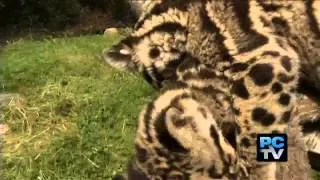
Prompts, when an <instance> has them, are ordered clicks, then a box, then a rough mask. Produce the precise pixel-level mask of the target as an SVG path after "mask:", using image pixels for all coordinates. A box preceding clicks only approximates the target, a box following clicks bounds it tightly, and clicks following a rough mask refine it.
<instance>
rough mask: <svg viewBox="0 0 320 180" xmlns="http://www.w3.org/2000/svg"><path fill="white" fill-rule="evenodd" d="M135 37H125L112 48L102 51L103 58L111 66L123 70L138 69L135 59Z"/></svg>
mask: <svg viewBox="0 0 320 180" xmlns="http://www.w3.org/2000/svg"><path fill="white" fill-rule="evenodd" d="M134 43H135V39H134V38H132V37H131V36H129V37H127V38H125V39H123V40H122V41H120V42H119V43H118V44H115V45H113V46H112V47H111V48H107V49H104V50H103V52H102V57H103V60H104V61H105V62H106V63H107V64H109V65H110V66H112V67H114V68H116V69H118V70H123V71H138V69H137V65H136V64H135V63H134V61H133V44H134Z"/></svg>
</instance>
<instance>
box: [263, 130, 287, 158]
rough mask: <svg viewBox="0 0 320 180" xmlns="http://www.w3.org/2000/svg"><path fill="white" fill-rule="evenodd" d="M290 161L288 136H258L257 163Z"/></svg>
mask: <svg viewBox="0 0 320 180" xmlns="http://www.w3.org/2000/svg"><path fill="white" fill-rule="evenodd" d="M287 160H288V142H287V135H286V134H258V135H257V161H269V162H270V161H279V162H284V161H287Z"/></svg>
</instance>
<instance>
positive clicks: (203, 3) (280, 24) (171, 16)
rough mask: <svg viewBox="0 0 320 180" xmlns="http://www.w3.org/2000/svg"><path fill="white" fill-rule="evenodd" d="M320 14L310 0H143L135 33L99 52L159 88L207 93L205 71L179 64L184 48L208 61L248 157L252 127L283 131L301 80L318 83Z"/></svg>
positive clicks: (318, 4)
mask: <svg viewBox="0 0 320 180" xmlns="http://www.w3.org/2000/svg"><path fill="white" fill-rule="evenodd" d="M319 13H320V1H312V0H307V1H271V0H270V1H268V0H267V1H266V0H264V1H262V0H261V1H259V0H244V1H238V0H226V1H215V0H188V1H181V0H172V1H168V0H155V1H148V2H147V3H146V7H145V12H144V13H143V14H142V16H141V17H140V19H139V21H138V23H137V25H136V27H135V31H134V32H133V33H132V34H131V35H130V36H128V37H127V38H125V39H124V40H122V41H121V42H120V43H118V44H117V45H115V46H114V47H113V48H112V49H111V50H108V51H105V52H104V57H105V60H106V61H107V62H108V63H109V64H111V65H112V66H114V67H117V68H119V69H126V70H133V71H140V72H141V73H142V74H143V75H144V77H145V78H146V80H147V81H149V82H150V83H151V84H153V85H154V86H155V87H157V88H161V87H163V86H165V83H166V82H183V83H184V84H187V85H188V87H192V88H198V89H199V88H200V89H206V90H207V91H206V92H207V93H210V86H212V84H211V83H210V81H211V80H210V78H211V74H210V73H207V72H206V71H204V72H203V71H197V70H192V71H190V72H189V71H188V72H189V73H184V75H183V76H181V75H179V71H178V70H177V69H178V68H179V67H180V66H181V63H182V62H183V60H184V57H185V54H186V53H190V54H191V55H192V56H194V57H196V58H198V59H199V60H200V63H201V64H206V65H210V66H211V67H212V70H214V74H216V75H223V76H224V77H225V81H226V82H227V85H226V87H227V88H226V89H227V90H226V93H227V94H228V95H229V96H230V97H231V99H232V102H231V104H232V107H233V113H234V114H235V115H236V122H237V123H238V125H239V127H240V132H239V133H240V134H239V143H240V144H241V147H242V150H243V153H245V154H247V155H248V154H249V155H254V151H255V137H256V134H257V133H276V132H285V129H286V128H287V123H288V122H289V121H290V119H291V114H292V111H293V109H294V105H295V99H296V89H297V86H298V80H299V78H302V79H304V80H306V81H308V82H309V83H311V84H312V85H313V86H314V87H315V88H318V89H320V88H319V87H320V83H319V82H320V81H319V80H320V72H319V71H320V70H319V69H320V56H319V53H320V49H319V48H320V46H319V44H320V43H319V42H320V31H319V24H318V23H319V20H320V14H319ZM186 69H188V68H186ZM195 72H199V73H196V75H195ZM200 72H201V74H200ZM194 76H196V78H195V77H194ZM319 91H320V90H319ZM268 166H269V167H270V169H273V167H274V166H272V165H270V164H269V165H268ZM271 178H272V177H271Z"/></svg>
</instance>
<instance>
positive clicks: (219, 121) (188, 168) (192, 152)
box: [115, 87, 242, 180]
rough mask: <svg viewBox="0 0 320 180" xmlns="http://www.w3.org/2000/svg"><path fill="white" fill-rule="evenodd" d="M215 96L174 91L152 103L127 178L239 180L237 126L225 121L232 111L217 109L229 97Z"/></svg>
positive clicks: (142, 118) (141, 125) (144, 116)
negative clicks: (236, 141) (220, 98)
mask: <svg viewBox="0 0 320 180" xmlns="http://www.w3.org/2000/svg"><path fill="white" fill-rule="evenodd" d="M212 94H215V96H212V97H207V95H206V94H203V93H202V92H200V91H197V90H192V89H189V88H184V87H182V88H173V89H168V90H166V91H165V92H164V93H162V94H161V95H160V96H159V97H158V98H156V99H155V100H154V101H152V102H151V103H149V104H148V105H147V106H146V107H145V108H144V109H143V111H142V112H141V114H140V118H139V126H138V131H137V135H136V138H135V152H136V153H135V159H134V161H132V162H131V163H130V165H129V167H128V171H127V173H128V174H127V176H126V177H125V176H123V177H122V178H123V179H128V180H134V179H137V180H138V179H139V180H140V179H141V180H143V179H150V180H151V179H152V180H153V179H164V180H165V179H190V180H198V179H238V177H239V175H240V173H241V171H240V170H241V167H242V164H241V161H240V159H239V157H238V154H237V152H236V147H235V144H232V143H234V142H235V140H234V138H235V134H234V133H235V131H234V127H236V125H235V124H234V121H233V119H232V118H233V116H229V117H226V116H227V115H228V112H230V111H231V109H230V108H231V107H230V106H227V107H224V108H225V109H224V110H223V111H222V109H221V106H218V107H216V105H217V104H218V103H213V102H219V101H220V100H219V97H224V93H223V92H220V91H219V90H217V91H216V93H212ZM208 98H209V99H208ZM229 114H232V113H229ZM222 117H223V118H222ZM117 178H120V177H117ZM115 179H116V178H115Z"/></svg>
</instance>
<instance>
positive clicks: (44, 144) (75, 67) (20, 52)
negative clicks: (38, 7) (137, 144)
mask: <svg viewBox="0 0 320 180" xmlns="http://www.w3.org/2000/svg"><path fill="white" fill-rule="evenodd" d="M120 38H121V37H120V36H116V35H114V36H110V37H108V38H104V37H103V36H99V35H95V36H83V37H75V38H58V39H47V40H42V41H28V40H20V41H16V42H12V43H10V44H9V45H7V46H6V47H5V48H4V49H3V50H2V53H1V57H0V58H1V61H2V62H1V63H2V64H1V65H0V75H1V77H0V79H2V80H3V81H2V82H1V87H0V92H5V93H15V94H17V95H16V96H14V97H13V98H12V100H11V101H10V103H9V104H8V106H7V107H5V109H4V122H5V123H6V124H8V125H9V126H10V131H9V132H8V133H7V134H6V135H5V136H4V141H5V142H4V148H3V167H2V168H3V171H2V173H3V177H4V178H5V179H19V180H20V179H21V180H25V179H26V180H27V179H32V180H47V179H48V180H49V179H59V180H60V179H61V180H64V179H68V180H69V179H110V177H111V176H112V175H114V174H115V173H118V172H120V171H122V170H123V169H124V168H125V165H126V162H127V161H128V160H129V159H130V157H131V155H132V151H133V144H132V140H133V137H134V135H135V129H136V123H137V117H138V114H139V111H140V110H141V108H142V106H143V105H144V104H146V103H147V102H148V101H149V100H150V99H151V98H152V97H154V96H155V94H156V92H155V91H154V90H153V89H152V88H151V87H150V86H149V85H148V84H147V83H146V82H145V81H144V80H143V79H142V78H141V77H140V76H135V75H133V74H129V73H125V72H119V71H116V70H114V69H113V68H111V67H109V66H108V65H106V64H105V63H104V62H103V61H102V60H101V59H100V58H99V57H98V56H97V54H98V53H100V52H101V50H102V49H104V48H106V47H110V46H111V45H112V44H113V43H115V42H117V41H118V40H119V39H120Z"/></svg>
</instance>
